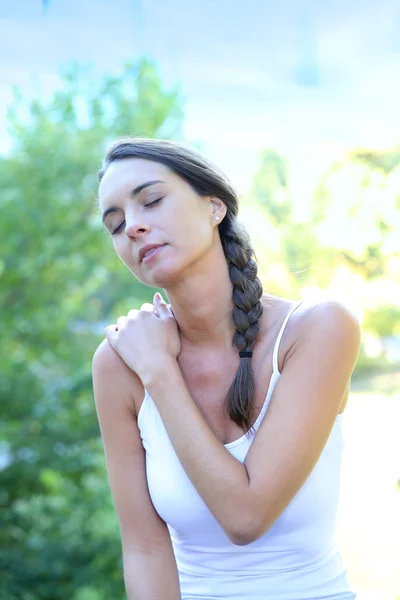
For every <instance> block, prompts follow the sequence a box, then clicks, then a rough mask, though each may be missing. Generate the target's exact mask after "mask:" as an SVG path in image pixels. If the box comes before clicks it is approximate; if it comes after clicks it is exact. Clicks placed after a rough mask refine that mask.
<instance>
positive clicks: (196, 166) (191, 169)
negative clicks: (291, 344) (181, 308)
mask: <svg viewBox="0 0 400 600" xmlns="http://www.w3.org/2000/svg"><path fill="white" fill-rule="evenodd" d="M124 158H142V159H146V160H152V161H154V162H157V163H161V164H163V165H165V166H166V167H168V168H169V169H170V170H171V171H173V172H174V173H176V174H177V175H178V176H179V177H181V178H182V179H184V180H185V181H186V182H187V183H188V184H189V185H190V186H191V187H192V189H194V190H195V192H197V193H198V194H199V195H200V196H216V197H218V198H220V199H221V200H222V201H223V202H224V203H225V205H226V207H227V212H226V215H225V217H224V219H223V220H222V222H221V223H220V224H219V234H220V238H221V243H222V247H223V250H224V254H225V256H226V259H227V263H228V269H229V276H230V279H231V282H232V286H233V291H232V297H233V302H234V304H235V307H234V309H233V311H232V319H233V323H234V325H235V327H236V331H235V334H234V336H233V340H232V343H233V344H234V345H235V346H236V347H237V348H238V350H239V351H252V350H253V348H254V344H255V340H256V337H257V334H258V330H259V319H260V317H261V315H262V312H263V308H262V305H261V300H260V299H261V296H262V293H263V290H262V285H261V282H260V280H259V279H258V277H257V264H256V262H255V261H254V260H253V256H254V250H253V247H252V245H251V243H250V238H249V235H248V233H247V232H246V230H245V229H244V227H243V226H242V225H241V224H240V223H239V222H238V221H237V214H238V198H237V195H236V193H235V191H234V189H233V188H232V186H231V184H230V183H229V181H228V180H227V178H226V177H225V175H224V174H223V173H222V172H221V171H219V169H217V167H215V166H214V165H213V164H211V163H210V162H209V161H208V160H207V159H205V158H204V157H203V156H202V155H201V154H200V153H199V152H197V151H196V150H193V149H191V148H188V147H185V146H182V145H181V144H178V143H176V142H171V141H168V140H157V139H147V138H135V137H123V138H120V139H118V140H117V141H116V142H114V143H113V144H112V145H111V147H110V148H109V149H108V151H107V153H106V156H105V158H104V161H103V165H102V167H101V169H100V170H99V172H98V176H97V178H98V181H99V182H100V181H101V179H102V177H103V175H104V173H105V172H106V170H107V168H108V166H109V165H110V164H111V163H112V162H113V161H114V160H121V159H124ZM254 401H255V387H254V376H253V370H252V366H251V358H249V357H244V358H241V359H240V365H239V368H238V370H237V373H236V376H235V379H234V380H233V382H232V384H231V387H230V389H229V391H228V394H227V396H226V399H225V409H226V410H227V412H228V414H229V417H230V419H231V420H232V421H234V422H235V423H236V424H237V425H239V426H240V427H241V428H242V429H243V430H244V431H245V432H246V431H247V430H249V431H253V428H252V420H251V418H252V414H253V410H254Z"/></svg>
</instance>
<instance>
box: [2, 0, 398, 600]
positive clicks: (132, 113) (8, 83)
mask: <svg viewBox="0 0 400 600" xmlns="http://www.w3.org/2000/svg"><path fill="white" fill-rule="evenodd" d="M282 4H284V5H285V6H284V8H283V7H281V6H280V5H279V4H278V3H272V2H270V1H269V0H266V1H261V0H259V1H256V0H250V1H249V2H246V3H242V2H241V1H239V0H213V1H212V0H202V2H193V3H192V2H190V1H189V2H188V1H187V0H185V1H184V0H143V1H140V0H115V1H114V2H112V3H111V2H107V1H106V0H97V1H95V0H80V1H78V0H70V1H66V0H53V1H52V2H48V1H47V2H42V3H41V2H40V0H16V1H14V2H11V1H10V2H6V1H5V0H3V1H2V2H1V4H0V152H1V156H0V206H1V219H0V248H1V253H0V277H1V279H0V306H1V311H0V332H1V339H2V344H1V347H0V395H1V406H2V415H3V419H2V422H1V425H0V427H1V430H0V433H1V438H0V443H1V446H0V461H1V464H0V468H1V471H0V499H1V512H0V515H1V517H0V519H1V523H0V524H1V527H0V600H13V599H21V600H39V599H40V600H42V599H45V600H58V599H60V600H61V599H63V600H64V599H65V598H69V599H71V600H110V599H111V598H112V599H113V600H118V599H120V598H123V597H124V593H123V586H122V571H121V562H120V545H119V532H118V524H117V519H116V516H115V513H114V510H113V506H112V500H111V497H110V493H109V490H108V484H107V481H106V473H105V466H104V458H103V450H102V445H101V440H100V435H99V429H98V425H97V420H96V415H95V410H94V402H93V394H92V382H91V359H92V356H93V352H94V350H95V348H96V347H97V345H98V343H99V342H100V341H101V339H102V337H103V328H104V326H105V325H106V324H109V323H112V322H115V320H116V317H118V316H119V315H121V314H126V312H127V311H128V310H129V309H130V308H132V307H138V306H140V304H141V303H142V302H144V301H148V300H149V299H150V297H151V294H152V293H153V290H151V289H149V288H145V287H143V286H142V285H141V284H138V283H137V282H136V281H135V280H134V279H133V277H132V276H131V275H130V274H129V272H128V271H127V270H126V268H125V267H124V266H123V265H122V264H120V262H119V261H118V259H117V257H116V256H115V254H114V252H113V250H112V245H111V240H110V239H109V237H108V236H107V235H106V233H105V232H104V231H102V229H101V226H100V222H99V215H98V214H97V212H96V209H95V205H94V200H95V197H96V193H97V185H96V172H97V169H98V167H99V165H100V162H101V159H102V156H103V153H104V150H105V148H106V147H107V145H108V142H109V141H111V140H112V139H115V138H116V137H117V136H120V135H125V134H132V135H140V136H153V137H168V138H171V139H174V140H178V141H183V142H186V143H188V144H193V145H196V146H197V147H199V148H200V149H201V150H202V151H203V152H204V153H205V154H206V155H207V156H208V157H209V158H211V159H212V160H214V161H215V162H216V163H217V164H218V165H219V166H220V167H222V168H223V170H224V171H225V172H226V173H227V175H228V176H229V177H230V178H231V180H232V181H233V183H234V184H235V185H236V187H237V189H238V190H239V192H240V198H241V218H242V220H243V221H244V222H245V224H246V225H247V227H248V229H249V231H250V233H251V235H252V239H253V241H254V244H255V247H256V251H257V257H258V260H259V263H260V275H261V278H262V281H263V284H264V286H265V289H266V291H268V292H270V293H274V294H277V295H282V296H285V297H288V298H293V299H296V298H299V299H300V298H312V297H322V296H324V295H329V296H331V297H335V298H337V299H339V300H341V301H343V302H345V303H346V304H347V305H348V306H349V307H351V308H352V309H353V310H354V311H355V312H356V313H357V315H358V316H359V318H360V321H361V324H362V349H361V353H360V357H359V361H358V364H357V367H356V371H355V374H354V377H353V383H352V392H351V396H350V400H349V404H348V407H347V409H346V416H345V419H344V437H345V451H344V459H343V480H342V491H341V501H340V511H339V523H338V533H339V537H340V541H341V546H342V550H343V554H344V557H345V560H346V562H347V564H348V567H349V572H350V577H351V580H352V582H353V584H354V586H355V588H356V589H357V590H358V592H359V600H397V599H398V598H400V575H399V571H400V569H399V565H400V490H399V484H398V481H399V479H400V436H399V434H398V427H399V425H398V424H399V422H400V392H399V389H400V111H399V108H398V107H399V100H400V87H399V83H398V80H399V78H398V73H399V72H400V41H399V40H400V35H399V33H400V27H399V25H400V13H399V11H398V8H397V5H396V2H392V1H390V0H381V2H380V3H372V2H363V3H359V2H352V3H351V7H349V6H347V4H348V3H347V2H344V0H343V1H334V2H330V3H329V6H325V3H320V4H322V6H320V5H317V3H316V2H314V3H313V2H310V1H306V0H304V1H303V0H296V1H295V0H293V1H288V2H286V3H282ZM13 86H14V87H13ZM7 108H8V110H7V112H6V109H7Z"/></svg>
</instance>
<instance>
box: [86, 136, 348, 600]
mask: <svg viewBox="0 0 400 600" xmlns="http://www.w3.org/2000/svg"><path fill="white" fill-rule="evenodd" d="M98 178H99V182H100V187H99V205H100V209H101V212H102V218H103V222H104V225H105V227H106V228H107V230H108V231H109V233H110V235H111V236H112V240H113V243H114V248H115V250H116V252H117V254H118V256H119V257H120V258H121V260H122V261H123V262H124V263H125V264H126V266H127V267H128V269H130V271H132V273H133V274H134V275H135V276H136V277H137V278H138V279H139V280H140V281H141V282H142V283H144V284H145V285H148V286H152V287H157V288H162V289H164V290H165V295H166V296H167V297H168V300H169V304H167V303H166V302H165V301H164V299H163V298H161V297H159V296H158V295H157V294H156V295H155V296H154V304H144V305H143V306H142V307H141V309H140V310H131V311H129V313H128V315H127V316H123V317H120V318H119V319H118V321H117V324H115V325H112V326H110V327H107V328H106V329H105V336H106V339H105V340H104V341H103V342H102V343H101V344H100V346H99V348H98V349H97V351H96V353H95V356H94V359H93V379H94V392H95V399H96V407H97V412H98V418H99V423H100V428H101V433H102V437H103V442H104V447H105V454H106V460H107V468H108V475H109V482H110V487H111V491H112V494H113V498H114V502H115V506H116V510H117V513H118V517H119V522H120V529H121V538H122V548H123V563H124V577H125V584H126V589H127V593H128V597H129V598H130V599H131V600H133V599H135V600H153V599H157V600H158V599H162V600H178V599H180V598H182V599H183V600H194V599H202V600H211V599H212V600H214V599H217V598H218V599H219V598H221V599H222V598H223V599H226V600H239V599H240V600H245V599H246V600H265V599H266V598H269V599H272V600H303V599H304V600H317V599H318V600H320V599H322V598H329V599H332V600H333V599H335V600H350V599H354V598H355V594H354V592H352V591H351V588H350V586H349V583H348V580H347V574H346V569H345V567H344V565H343V562H342V560H341V557H340V554H339V551H338V549H337V547H336V543H335V533H334V530H335V518H336V508H337V501H338V490H339V474H340V463H341V452H342V434H341V415H342V413H343V410H344V408H345V405H346V402H347V397H348V391H349V384H350V378H351V374H352V371H353V369H354V365H355V362H356V359H357V355H358V351H359V343H360V329H359V324H358V322H357V320H356V319H355V318H354V316H353V315H352V314H351V313H350V312H349V311H348V310H347V309H346V308H345V307H344V306H342V305H341V304H340V303H338V302H336V301H332V300H325V301H322V302H318V303H315V304H310V303H304V302H301V303H299V302H294V301H292V300H288V299H285V298H280V297H277V296H273V295H270V294H267V293H263V290H262V286H261V283H260V280H259V279H258V278H257V266H256V264H255V262H254V261H253V258H252V257H253V249H252V247H251V244H250V242H249V238H248V236H247V234H246V233H245V231H244V230H243V229H242V228H240V227H239V225H238V222H237V220H236V217H237V213H238V202H237V197H236V195H235V192H234V191H233V189H232V187H231V185H230V184H229V183H228V181H227V180H226V178H225V177H224V175H223V174H221V173H220V172H219V171H218V170H217V169H216V168H215V167H214V166H212V165H211V164H210V163H209V162H208V161H207V160H205V159H204V158H203V157H202V156H201V155H200V154H198V153H197V152H196V151H194V150H191V149H189V148H185V147H183V146H181V145H178V144H175V143H172V142H168V141H164V140H151V139H136V138H123V139H121V140H119V141H117V142H116V143H115V144H114V145H112V146H111V148H110V149H109V151H108V152H107V155H106V157H105V160H104V164H103V166H102V168H101V170H100V172H99V177H98Z"/></svg>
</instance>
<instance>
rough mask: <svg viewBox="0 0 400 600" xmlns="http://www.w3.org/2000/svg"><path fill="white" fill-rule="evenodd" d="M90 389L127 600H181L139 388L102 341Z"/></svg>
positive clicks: (116, 356) (127, 370) (105, 341)
mask: <svg viewBox="0 0 400 600" xmlns="http://www.w3.org/2000/svg"><path fill="white" fill-rule="evenodd" d="M93 388H94V396H95V402H96V410H97V416H98V419H99V425H100V431H101V435H102V438H103V444H104V451H105V457H106V464H107V472H108V480H109V484H110V488H111V493H112V496H113V500H114V504H115V508H116V511H117V515H118V519H119V524H120V530H121V540H122V554H123V565H124V579H125V587H126V591H127V594H128V599H129V600H160V598H163V600H180V597H181V596H180V589H179V578H178V570H177V566H176V562H175V556H174V553H173V548H172V543H171V538H170V535H169V531H168V528H167V526H166V524H165V522H164V521H163V520H162V519H161V518H160V516H159V515H158V514H157V512H156V510H155V508H154V506H153V503H152V501H151V498H150V495H149V491H148V486H147V479H146V471H145V452H144V448H143V446H142V441H141V437H140V432H139V429H138V426H137V420H136V415H135V412H134V408H133V407H134V403H133V394H134V391H136V390H137V391H140V388H141V389H142V390H143V387H142V386H141V382H140V379H139V378H138V377H137V376H136V374H134V373H133V372H132V371H131V370H130V369H129V368H128V367H127V365H126V364H125V363H124V361H123V360H122V359H121V358H120V356H119V355H118V354H117V353H116V352H115V350H114V349H113V348H112V347H111V345H110V344H109V343H108V341H107V340H104V341H103V342H102V343H101V344H100V346H99V347H98V348H97V350H96V352H95V354H94V357H93Z"/></svg>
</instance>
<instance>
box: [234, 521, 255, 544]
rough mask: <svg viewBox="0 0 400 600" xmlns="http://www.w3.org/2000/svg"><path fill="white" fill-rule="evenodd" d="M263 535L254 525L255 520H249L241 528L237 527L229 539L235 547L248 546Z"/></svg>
mask: <svg viewBox="0 0 400 600" xmlns="http://www.w3.org/2000/svg"><path fill="white" fill-rule="evenodd" d="M261 535H262V533H260V532H259V528H258V527H257V526H256V524H255V523H254V521H253V519H251V520H250V519H249V520H248V521H246V523H245V524H244V525H243V526H241V527H235V528H234V530H233V531H230V533H229V539H230V540H231V542H232V544H234V545H235V546H248V545H249V544H252V543H253V542H255V541H256V540H258V539H259V538H260V537H261Z"/></svg>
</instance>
